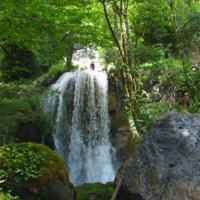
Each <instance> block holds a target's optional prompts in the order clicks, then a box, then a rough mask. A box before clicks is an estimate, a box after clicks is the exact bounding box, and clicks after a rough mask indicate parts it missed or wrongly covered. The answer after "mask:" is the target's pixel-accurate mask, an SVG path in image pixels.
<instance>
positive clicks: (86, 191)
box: [77, 182, 114, 200]
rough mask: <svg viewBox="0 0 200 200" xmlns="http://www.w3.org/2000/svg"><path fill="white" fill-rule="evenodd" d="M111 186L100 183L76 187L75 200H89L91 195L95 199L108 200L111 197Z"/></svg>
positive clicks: (112, 189)
mask: <svg viewBox="0 0 200 200" xmlns="http://www.w3.org/2000/svg"><path fill="white" fill-rule="evenodd" d="M113 191H114V188H113V184H108V185H107V184H106V185H104V184H102V183H99V182H98V183H84V184H83V185H81V186H78V187H77V192H78V197H77V200H90V199H91V195H95V196H96V197H97V199H103V200H110V199H111V197H112V195H113Z"/></svg>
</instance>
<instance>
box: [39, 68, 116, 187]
mask: <svg viewBox="0 0 200 200" xmlns="http://www.w3.org/2000/svg"><path fill="white" fill-rule="evenodd" d="M107 90H108V82H107V75H106V73H104V72H97V71H91V70H85V71H79V70H78V71H76V72H75V73H72V72H69V73H64V74H63V75H62V76H61V77H60V79H59V80H58V81H57V82H56V83H55V84H54V85H52V86H51V91H52V92H51V93H49V94H47V95H45V96H44V97H43V98H42V100H41V102H42V103H41V104H42V107H43V110H44V112H45V113H47V114H49V115H51V116H52V117H53V119H54V121H55V130H54V139H55V145H56V151H57V152H58V153H59V154H60V155H61V157H62V158H63V159H64V160H65V164H66V167H67V168H68V170H69V175H70V180H71V181H72V182H73V184H74V185H76V186H77V185H80V184H83V183H85V182H89V183H93V182H102V183H106V182H108V181H112V180H113V179H114V177H115V173H114V169H113V165H112V162H113V158H114V150H113V149H112V147H111V144H110V142H109V135H108V134H109V115H108V94H107V93H108V91H107ZM55 92H57V95H56V94H54V95H52V93H55Z"/></svg>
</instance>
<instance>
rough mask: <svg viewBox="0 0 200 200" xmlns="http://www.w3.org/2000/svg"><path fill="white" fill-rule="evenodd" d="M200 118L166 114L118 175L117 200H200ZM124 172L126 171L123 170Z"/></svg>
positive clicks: (198, 116) (156, 122) (145, 137)
mask: <svg viewBox="0 0 200 200" xmlns="http://www.w3.org/2000/svg"><path fill="white" fill-rule="evenodd" d="M199 155H200V115H198V114H194V115H183V114H175V113H167V114H164V115H163V116H162V117H161V118H160V119H158V120H157V121H155V122H153V123H151V124H150V126H149V129H148V132H147V133H146V134H145V135H144V138H143V140H142V142H141V143H140V144H139V146H138V147H137V148H136V150H135V151H134V152H133V153H132V154H131V155H130V157H129V159H128V160H127V161H126V163H125V165H124V167H123V168H122V169H121V171H120V172H119V173H118V175H117V177H116V179H115V184H117V182H118V181H119V178H120V176H121V174H122V171H123V177H124V178H123V181H122V185H121V188H120V190H119V193H118V196H117V198H116V199H117V200H125V199H129V200H158V199H159V200H171V199H176V200H187V199H193V200H198V199H199V193H200V187H199V179H200V166H199V161H200V157H199ZM123 169H124V170H123Z"/></svg>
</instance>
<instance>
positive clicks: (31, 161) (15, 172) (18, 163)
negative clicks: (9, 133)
mask: <svg viewBox="0 0 200 200" xmlns="http://www.w3.org/2000/svg"><path fill="white" fill-rule="evenodd" d="M0 155H1V162H2V166H3V167H2V169H1V170H0V181H1V182H2V181H3V182H4V181H5V180H6V179H7V178H10V177H12V176H14V177H15V180H16V181H17V182H18V181H19V180H21V179H22V178H23V179H24V180H28V178H38V177H41V176H42V174H43V172H45V171H46V168H45V167H42V168H40V167H39V165H38V164H39V163H40V162H41V161H42V159H44V156H45V151H39V152H35V151H33V149H31V148H29V147H19V148H15V146H14V145H12V146H10V147H8V146H2V147H1V148H0Z"/></svg>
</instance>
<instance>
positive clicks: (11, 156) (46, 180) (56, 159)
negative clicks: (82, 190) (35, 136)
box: [0, 143, 76, 200]
mask: <svg viewBox="0 0 200 200" xmlns="http://www.w3.org/2000/svg"><path fill="white" fill-rule="evenodd" d="M0 169H1V170H0V179H1V187H2V188H3V192H4V193H7V192H8V191H9V190H12V192H11V195H13V196H19V198H20V200H28V199H31V200H38V199H40V200H53V199H54V200H75V199H76V189H75V187H74V186H73V184H72V183H71V182H70V179H69V174H68V171H67V169H66V167H65V164H64V160H63V159H62V158H61V157H60V156H59V154H57V153H56V152H54V151H52V150H50V149H49V148H48V147H46V146H44V145H40V144H37V143H19V144H16V143H15V144H11V145H5V146H2V147H0Z"/></svg>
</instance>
